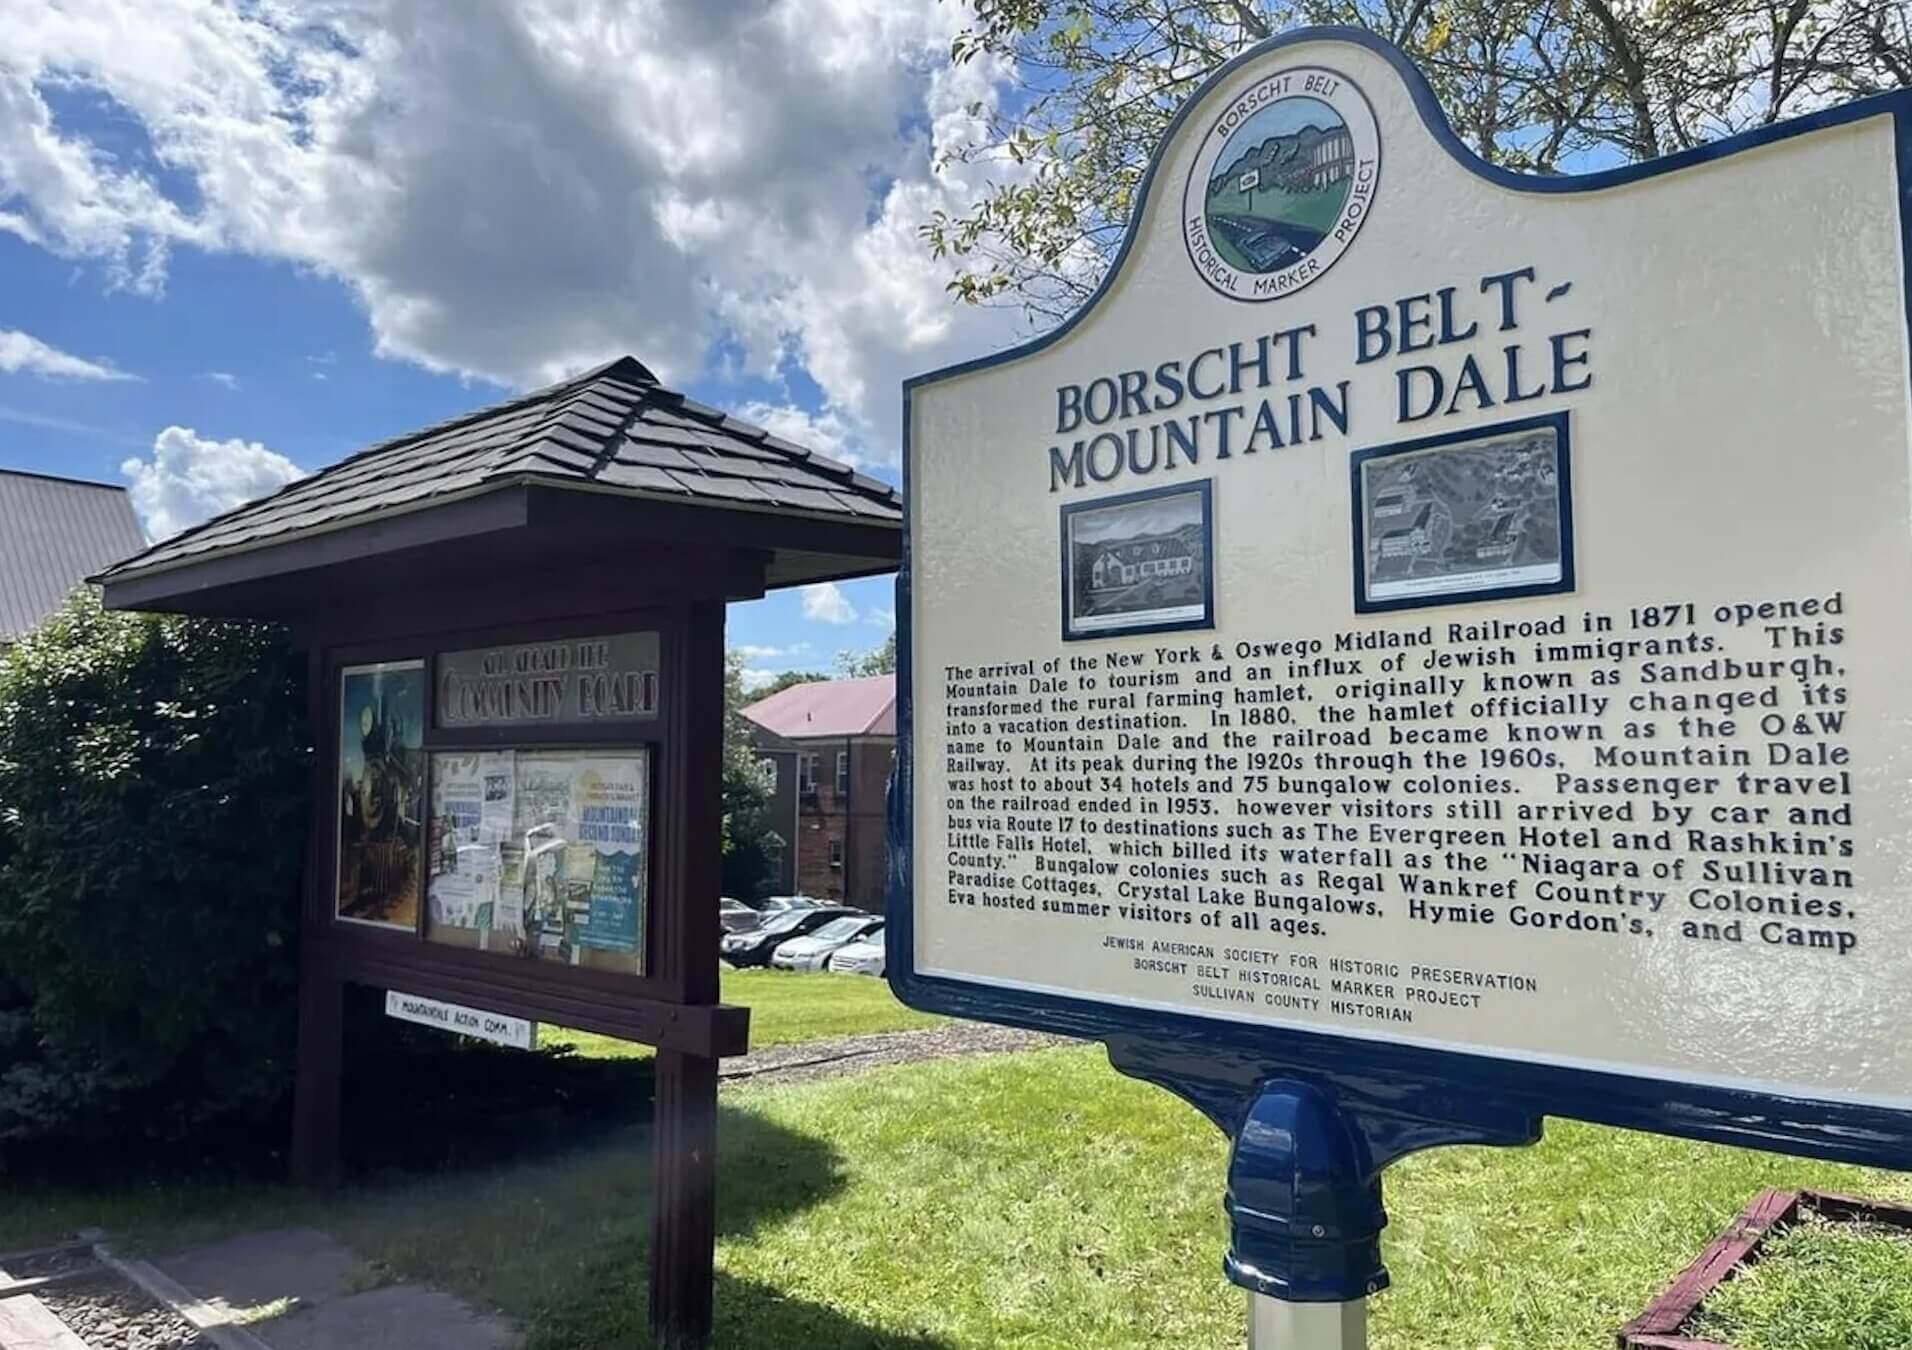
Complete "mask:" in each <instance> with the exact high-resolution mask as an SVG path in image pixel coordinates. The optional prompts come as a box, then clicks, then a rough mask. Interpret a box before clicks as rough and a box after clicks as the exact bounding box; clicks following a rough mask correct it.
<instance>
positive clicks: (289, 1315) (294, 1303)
mask: <svg viewBox="0 0 1912 1350" xmlns="http://www.w3.org/2000/svg"><path fill="white" fill-rule="evenodd" d="M153 1265H155V1266H157V1267H158V1268H159V1270H160V1271H161V1272H163V1273H164V1275H165V1276H166V1277H168V1278H169V1279H171V1280H172V1281H173V1282H174V1283H175V1284H177V1285H179V1286H181V1288H182V1289H183V1290H184V1291H186V1292H187V1293H188V1294H190V1295H191V1296H192V1297H193V1298H194V1299H195V1300H197V1301H198V1305H199V1307H201V1308H203V1309H204V1310H206V1311H208V1312H210V1313H211V1314H212V1315H213V1316H214V1317H216V1318H219V1319H221V1320H222V1321H224V1322H225V1323H226V1324H227V1325H232V1326H235V1327H236V1328H241V1329H243V1334H246V1335H249V1336H252V1337H256V1338H257V1339H258V1340H259V1341H260V1342H262V1343H263V1344H264V1345H266V1346H268V1347H270V1350H347V1347H349V1348H350V1350H507V1347H510V1346H513V1345H516V1344H517V1342H518V1336H517V1333H516V1332H514V1331H513V1330H512V1329H511V1327H510V1326H508V1325H507V1324H506V1323H504V1322H503V1321H500V1320H499V1319H497V1318H495V1317H489V1316H486V1315H484V1314H482V1313H480V1312H478V1311H477V1310H476V1309H474V1308H472V1307H470V1306H469V1305H468V1304H465V1303H463V1302H461V1301H460V1300H458V1299H456V1298H453V1297H452V1296H451V1295H450V1294H447V1293H443V1292H441V1291H439V1290H436V1289H430V1288H427V1287H425V1286H423V1285H417V1284H408V1283H405V1282H402V1281H400V1282H393V1281H391V1280H389V1279H388V1278H386V1277H385V1276H384V1275H383V1274H382V1273H381V1272H380V1271H379V1270H378V1269H377V1268H375V1267H373V1266H371V1265H369V1264H368V1263H366V1262H364V1261H362V1260H360V1259H359V1258H358V1257H357V1256H356V1255H354V1254H353V1253H352V1252H351V1251H350V1250H349V1249H347V1248H345V1247H342V1246H340V1245H339V1244H338V1243H336V1242H334V1241H333V1240H332V1239H331V1238H329V1237H327V1236H326V1235H325V1234H324V1233H321V1232H319V1231H318V1230H317V1229H314V1228H282V1229H276V1230H273V1231H271V1232H264V1233H245V1234H242V1235H240V1236H239V1237H235V1238H229V1239H227V1240H226V1241H224V1242H215V1243H211V1244H209V1245H207V1246H203V1247H194V1248H191V1249H189V1250H187V1251H183V1252H176V1253H174V1254H173V1255H171V1256H167V1257H161V1258H160V1259H159V1260H157V1261H155V1262H153Z"/></svg>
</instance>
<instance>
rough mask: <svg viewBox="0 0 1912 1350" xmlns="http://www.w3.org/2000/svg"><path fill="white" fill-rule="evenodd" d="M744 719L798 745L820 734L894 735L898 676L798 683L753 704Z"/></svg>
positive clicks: (838, 735) (745, 712)
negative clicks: (799, 742) (798, 742)
mask: <svg viewBox="0 0 1912 1350" xmlns="http://www.w3.org/2000/svg"><path fill="white" fill-rule="evenodd" d="M744 716H745V717H748V718H749V719H750V720H751V721H753V722H755V723H757V725H759V726H764V727H768V728H770V730H772V731H774V732H776V733H777V734H778V735H779V736H787V737H789V738H790V739H791V740H793V741H801V740H809V739H812V738H814V737H817V736H837V737H840V736H894V735H895V734H896V676H894V675H872V676H869V677H868V678H867V679H861V680H813V681H811V682H810V683H809V684H793V685H791V686H790V687H789V688H788V689H784V690H781V691H780V692H778V693H775V694H772V695H771V696H770V697H769V698H766V699H761V700H759V701H758V702H756V703H753V704H751V705H750V706H749V707H748V708H745V709H744Z"/></svg>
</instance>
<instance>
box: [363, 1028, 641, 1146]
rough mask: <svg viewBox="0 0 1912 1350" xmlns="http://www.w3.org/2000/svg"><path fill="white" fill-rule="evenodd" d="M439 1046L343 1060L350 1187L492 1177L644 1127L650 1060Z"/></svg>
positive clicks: (397, 1044) (394, 1044)
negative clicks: (405, 1177)
mask: <svg viewBox="0 0 1912 1350" xmlns="http://www.w3.org/2000/svg"><path fill="white" fill-rule="evenodd" d="M427 1034H428V1035H431V1034H435V1033H429V1032H428V1033H427ZM439 1040H440V1042H441V1043H440V1044H431V1043H430V1042H424V1043H421V1042H420V1041H419V1040H418V1039H417V1038H416V1037H397V1038H393V1039H392V1040H389V1041H386V1042H384V1043H382V1044H380V1045H378V1046H376V1047H373V1048H369V1049H367V1050H363V1051H361V1052H360V1053H357V1054H352V1055H348V1056H347V1066H346V1071H345V1076H344V1083H343V1085H342V1089H341V1093H340V1135H339V1156H340V1161H341V1164H342V1166H343V1169H344V1171H345V1173H346V1175H347V1176H348V1177H350V1178H352V1179H354V1180H371V1179H374V1178H384V1177H389V1176H391V1175H392V1174H395V1173H413V1174H416V1173H430V1172H439V1171H446V1170H452V1171H456V1170H461V1169H466V1168H473V1167H497V1166H499V1165H500V1164H508V1163H512V1162H516V1161H518V1160H520V1159H526V1158H546V1157H549V1156H551V1155H552V1154H553V1153H554V1152H559V1151H562V1150H566V1149H573V1148H578V1147H580V1146H583V1145H588V1144H590V1143H592V1142H594V1141H595V1140H596V1139H598V1138H600V1137H601V1136H603V1135H604V1134H605V1133H606V1132H607V1131H610V1130H613V1129H617V1128H620V1127H625V1126H630V1125H642V1124H648V1123H649V1122H650V1119H651V1100H652V1091H653V1086H654V1084H653V1078H652V1061H650V1060H648V1059H588V1058H585V1057H583V1056H581V1055H577V1054H572V1053H569V1052H561V1051H539V1052H536V1053H532V1054H526V1053H525V1052H524V1051H521V1050H506V1049H500V1048H498V1047H496V1046H489V1045H480V1044H475V1043H469V1042H467V1043H457V1042H452V1043H449V1045H447V1044H445V1043H443V1042H444V1038H443V1037H442V1035H441V1036H440V1037H439Z"/></svg>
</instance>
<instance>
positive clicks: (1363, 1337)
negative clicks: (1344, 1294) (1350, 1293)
mask: <svg viewBox="0 0 1912 1350" xmlns="http://www.w3.org/2000/svg"><path fill="white" fill-rule="evenodd" d="M1367 1347H1368V1301H1367V1300H1366V1299H1364V1298H1358V1299H1355V1300H1354V1301H1353V1302H1352V1303H1284V1302H1282V1301H1281V1300H1280V1299H1278V1298H1269V1297H1268V1296H1267V1295H1266V1294H1250V1295H1249V1296H1248V1350H1367Z"/></svg>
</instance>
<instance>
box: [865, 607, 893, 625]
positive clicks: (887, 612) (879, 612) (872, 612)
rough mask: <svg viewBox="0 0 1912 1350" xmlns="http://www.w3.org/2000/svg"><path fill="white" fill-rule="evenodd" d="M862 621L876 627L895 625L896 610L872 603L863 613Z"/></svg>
mask: <svg viewBox="0 0 1912 1350" xmlns="http://www.w3.org/2000/svg"><path fill="white" fill-rule="evenodd" d="M863 622H865V623H867V624H870V625H871V626H872V627H876V628H894V627H896V611H895V610H893V609H887V608H885V607H884V606H882V605H872V606H870V608H869V609H867V610H865V611H864V613H863Z"/></svg>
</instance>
